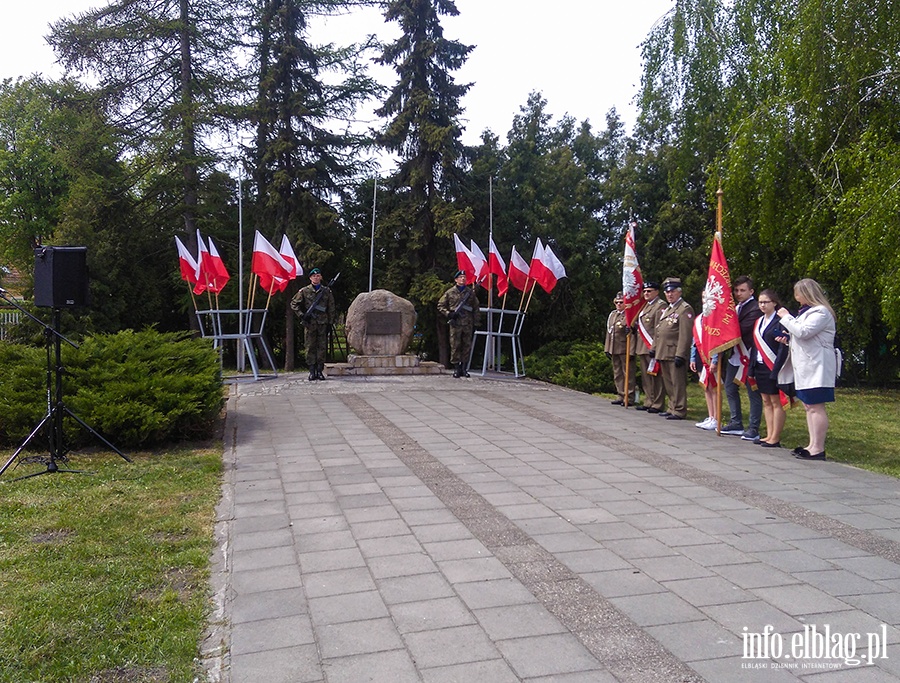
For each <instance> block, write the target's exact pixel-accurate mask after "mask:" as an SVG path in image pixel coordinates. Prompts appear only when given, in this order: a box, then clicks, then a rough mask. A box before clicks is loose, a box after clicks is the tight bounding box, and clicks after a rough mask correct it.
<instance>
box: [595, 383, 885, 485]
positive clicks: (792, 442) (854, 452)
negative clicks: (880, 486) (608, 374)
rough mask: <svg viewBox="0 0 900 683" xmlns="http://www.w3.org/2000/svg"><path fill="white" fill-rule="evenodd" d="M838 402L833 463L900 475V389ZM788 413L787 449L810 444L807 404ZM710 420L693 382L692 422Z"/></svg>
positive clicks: (841, 395) (849, 393) (847, 395)
mask: <svg viewBox="0 0 900 683" xmlns="http://www.w3.org/2000/svg"><path fill="white" fill-rule="evenodd" d="M741 391H742V393H741V399H742V400H741V407H742V409H743V412H744V426H746V425H747V411H748V410H749V403H748V401H747V393H746V390H743V389H742V390H741ZM610 397H611V398H614V397H612V396H611V395H610ZM835 398H836V400H835V402H834V403H832V404H830V405H829V406H828V407H827V408H826V410H827V411H828V419H829V426H828V436H827V438H826V440H825V452H826V453H827V454H828V458H829V460H837V461H840V462H845V463H848V464H850V465H856V466H857V467H862V468H864V469H867V470H872V471H874V472H881V473H883V474H889V475H891V476H894V477H900V391H883V390H873V389H845V388H838V389H837V390H836V397H835ZM722 411H723V413H724V415H725V419H726V420H727V419H728V402H727V401H726V400H725V397H724V395H723V396H722ZM786 412H787V419H786V420H785V424H784V430H783V431H782V433H781V443H782V445H783V446H784V447H786V448H787V449H788V450H790V449H792V448H795V447H796V446H805V445H806V444H807V443H808V438H807V431H806V411H804V409H803V404H802V403H800V402H799V401H797V402H796V403H795V405H794V407H793V408H790V407H789V408H788V409H787V411H786ZM705 417H706V401H705V399H704V398H703V387H701V386H700V385H699V384H698V383H697V382H692V383H690V384H688V420H690V423H691V425H693V423H695V422H699V421H700V420H702V419H704V418H705ZM697 431H698V432H699V431H700V430H697ZM760 433H761V434H762V435H763V436H765V434H766V430H765V421H763V425H762V426H761V427H760ZM716 438H722V439H736V438H737V437H734V436H722V437H716Z"/></svg>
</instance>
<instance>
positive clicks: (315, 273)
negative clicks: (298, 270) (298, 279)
mask: <svg viewBox="0 0 900 683" xmlns="http://www.w3.org/2000/svg"><path fill="white" fill-rule="evenodd" d="M321 274H322V271H321V270H319V269H318V268H313V269H312V270H311V271H309V276H310V277H312V276H313V275H321Z"/></svg>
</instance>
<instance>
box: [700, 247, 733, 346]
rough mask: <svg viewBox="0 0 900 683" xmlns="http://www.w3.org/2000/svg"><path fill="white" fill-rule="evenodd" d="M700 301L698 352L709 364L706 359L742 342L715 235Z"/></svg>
mask: <svg viewBox="0 0 900 683" xmlns="http://www.w3.org/2000/svg"><path fill="white" fill-rule="evenodd" d="M703 299H704V300H703V311H702V314H701V315H702V317H703V340H702V342H703V343H702V345H701V346H698V347H697V351H699V353H700V355H701V356H702V358H703V361H704V362H705V363H706V364H709V358H710V356H712V355H713V354H714V353H721V352H722V351H725V350H726V349H730V348H731V347H732V346H735V345H736V344H738V343H740V341H741V327H740V325H739V324H738V317H737V309H736V308H735V306H734V297H733V296H732V295H731V276H730V275H729V274H728V262H727V261H726V260H725V252H724V251H723V250H722V236H721V233H718V232H717V233H716V234H715V236H714V237H713V245H712V252H711V254H710V257H709V274H708V276H707V278H706V287H705V288H704V290H703Z"/></svg>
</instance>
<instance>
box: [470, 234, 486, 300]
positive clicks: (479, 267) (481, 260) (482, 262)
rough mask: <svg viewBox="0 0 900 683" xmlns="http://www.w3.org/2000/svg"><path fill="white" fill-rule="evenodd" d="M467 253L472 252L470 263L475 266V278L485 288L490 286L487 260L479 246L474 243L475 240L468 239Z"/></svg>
mask: <svg viewBox="0 0 900 683" xmlns="http://www.w3.org/2000/svg"><path fill="white" fill-rule="evenodd" d="M469 244H471V245H472V246H471V247H469V253H471V254H472V265H474V266H475V280H476V282H478V284H480V285H481V286H482V287H484V288H485V289H490V288H491V278H490V271H489V270H488V268H489V266H488V260H487V258H485V255H484V252H483V251H481V247H479V246H478V245H477V244H475V240H469Z"/></svg>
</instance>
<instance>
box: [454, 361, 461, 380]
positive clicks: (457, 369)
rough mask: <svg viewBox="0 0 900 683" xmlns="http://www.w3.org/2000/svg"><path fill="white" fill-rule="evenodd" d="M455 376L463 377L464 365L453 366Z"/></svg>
mask: <svg viewBox="0 0 900 683" xmlns="http://www.w3.org/2000/svg"><path fill="white" fill-rule="evenodd" d="M453 376H454V377H461V376H462V363H457V364H456V365H454V366H453Z"/></svg>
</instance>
